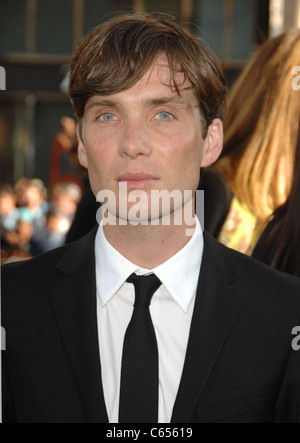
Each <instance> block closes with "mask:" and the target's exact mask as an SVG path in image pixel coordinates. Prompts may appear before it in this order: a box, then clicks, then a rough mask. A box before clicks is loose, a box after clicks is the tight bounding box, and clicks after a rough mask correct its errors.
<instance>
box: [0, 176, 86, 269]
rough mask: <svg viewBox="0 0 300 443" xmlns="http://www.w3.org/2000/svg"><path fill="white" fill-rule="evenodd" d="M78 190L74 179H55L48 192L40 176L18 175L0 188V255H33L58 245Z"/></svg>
mask: <svg viewBox="0 0 300 443" xmlns="http://www.w3.org/2000/svg"><path fill="white" fill-rule="evenodd" d="M81 196H82V192H81V189H80V187H79V186H78V185H77V184H75V183H58V184H56V185H55V186H53V188H52V190H51V193H50V195H48V191H47V189H46V187H45V185H44V183H43V182H42V181H41V180H40V179H28V178H21V179H19V180H18V181H17V182H16V183H15V185H14V187H11V186H10V185H3V186H1V188H0V224H1V259H2V261H3V262H7V261H16V260H21V259H27V258H30V257H35V256H37V255H39V254H42V253H44V252H48V251H50V250H51V249H54V248H57V247H59V246H62V245H63V244H64V243H65V240H66V235H67V233H68V231H69V229H70V227H71V224H72V222H73V219H74V216H75V213H76V210H77V206H78V204H79V202H80V200H81Z"/></svg>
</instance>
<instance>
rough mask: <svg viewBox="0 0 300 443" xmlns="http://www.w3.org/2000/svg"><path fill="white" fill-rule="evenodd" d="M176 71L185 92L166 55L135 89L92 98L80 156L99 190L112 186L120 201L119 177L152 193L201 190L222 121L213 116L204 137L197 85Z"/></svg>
mask: <svg viewBox="0 0 300 443" xmlns="http://www.w3.org/2000/svg"><path fill="white" fill-rule="evenodd" d="M177 76H178V78H177V83H178V84H179V85H181V87H180V94H181V95H180V96H179V95H178V94H177V92H176V91H175V89H174V88H172V87H171V85H172V83H171V73H170V69H169V65H168V60H167V57H166V56H163V55H162V56H159V57H158V58H157V59H156V61H155V62H154V63H153V65H152V66H151V69H149V71H148V72H147V73H146V74H145V75H144V76H143V77H142V78H141V79H140V80H139V81H138V82H137V83H136V84H135V85H134V86H133V87H131V88H130V89H128V90H125V91H122V92H120V93H118V94H114V95H111V96H105V97H103V96H94V97H92V98H90V99H89V100H88V102H87V104H86V107H85V114H84V117H83V121H82V128H81V129H82V130H81V140H80V142H79V159H80V162H81V164H82V165H83V166H85V167H86V168H88V170H89V177H90V182H91V186H92V189H93V192H94V194H95V195H97V194H98V192H99V191H102V190H111V191H113V192H114V193H115V195H116V197H117V202H118V201H119V197H120V196H119V184H120V182H123V183H126V184H127V187H128V192H130V191H133V190H134V191H136V190H144V191H145V192H147V195H149V199H150V193H151V191H153V190H158V191H162V190H166V191H169V192H172V191H173V190H180V191H181V192H182V193H183V191H184V190H192V191H193V193H194V192H195V191H196V189H197V187H198V184H199V178H200V166H208V165H209V164H210V163H212V162H213V161H215V160H216V158H217V156H218V155H219V153H220V150H221V146H222V123H221V122H220V120H216V121H214V124H213V125H212V126H211V127H210V129H209V134H208V136H207V138H206V139H205V140H204V139H203V138H202V134H203V127H202V122H201V116H200V110H199V105H198V102H197V99H196V97H195V94H194V91H193V89H192V86H191V84H190V82H189V81H188V80H185V81H184V76H183V74H182V73H178V74H177ZM183 81H184V82H183ZM216 144H218V145H220V148H219V147H217V148H216V146H215V145H216ZM218 149H219V150H218ZM217 151H218V152H217Z"/></svg>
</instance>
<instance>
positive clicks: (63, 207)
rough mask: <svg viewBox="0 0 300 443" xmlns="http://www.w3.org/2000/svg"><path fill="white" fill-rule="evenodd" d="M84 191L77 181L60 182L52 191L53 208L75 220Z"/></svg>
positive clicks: (70, 219)
mask: <svg viewBox="0 0 300 443" xmlns="http://www.w3.org/2000/svg"><path fill="white" fill-rule="evenodd" d="M81 198H82V192H81V189H80V187H79V186H78V185H76V184H75V183H58V184H57V185H55V186H54V188H53V189H52V193H51V208H52V209H54V210H55V211H56V212H58V213H60V214H61V215H62V216H64V217H66V218H67V219H68V220H69V221H70V222H72V221H73V219H74V216H75V213H76V210H77V207H78V204H79V202H80V201H81Z"/></svg>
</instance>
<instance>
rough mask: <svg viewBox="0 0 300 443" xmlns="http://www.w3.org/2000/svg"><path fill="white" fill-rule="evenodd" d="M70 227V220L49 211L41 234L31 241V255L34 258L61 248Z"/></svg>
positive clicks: (56, 212) (58, 213) (60, 214)
mask: <svg viewBox="0 0 300 443" xmlns="http://www.w3.org/2000/svg"><path fill="white" fill-rule="evenodd" d="M70 225H71V222H70V220H69V219H68V218H67V217H66V216H64V215H62V213H60V212H58V211H54V210H50V211H49V212H48V213H47V215H46V223H45V226H44V229H43V231H42V233H40V235H39V236H36V237H34V238H33V239H32V240H31V245H30V253H31V255H32V256H34V257H36V256H38V255H40V254H44V253H45V252H48V251H51V250H52V249H55V248H59V247H60V246H62V245H63V244H64V243H65V239H66V234H67V232H68V231H69V229H70Z"/></svg>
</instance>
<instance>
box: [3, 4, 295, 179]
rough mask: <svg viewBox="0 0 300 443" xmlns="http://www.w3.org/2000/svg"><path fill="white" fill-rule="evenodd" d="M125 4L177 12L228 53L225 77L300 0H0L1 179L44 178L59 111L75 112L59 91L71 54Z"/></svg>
mask: <svg viewBox="0 0 300 443" xmlns="http://www.w3.org/2000/svg"><path fill="white" fill-rule="evenodd" d="M288 5H289V6H288ZM124 11H127V12H132V11H148V12H154V11H155V12H163V13H167V14H170V15H173V16H176V17H177V18H178V19H180V20H181V21H182V22H184V23H185V24H186V26H187V27H188V28H190V29H191V30H192V32H194V33H195V34H197V35H199V36H200V37H202V38H204V39H205V40H207V41H208V42H209V43H210V44H211V45H212V46H213V48H214V49H215V51H216V53H217V54H219V55H220V56H221V57H223V58H224V59H225V68H226V75H227V78H228V82H229V84H231V83H232V82H233V80H234V79H235V77H236V76H237V74H238V73H239V71H240V70H241V68H242V67H243V64H244V63H245V61H246V60H247V59H248V58H249V57H250V55H251V54H252V52H253V50H254V49H255V48H256V47H257V45H258V44H260V43H261V42H262V41H264V39H265V38H267V37H268V36H269V34H270V33H275V32H278V30H283V29H284V28H285V27H286V26H294V25H297V24H298V25H299V24H300V0H163V1H162V0H50V1H49V0H1V3H0V66H2V67H4V68H5V71H6V91H0V174H1V180H2V181H9V182H12V181H13V180H15V179H17V178H19V177H21V176H24V175H26V176H29V177H33V176H38V177H40V178H41V179H43V180H44V181H45V182H46V183H47V182H48V176H49V174H48V173H49V159H50V149H51V142H52V139H53V137H54V135H55V133H56V132H57V131H58V130H59V127H60V119H61V117H62V116H63V115H66V116H71V117H72V116H73V112H72V109H71V106H70V104H69V101H68V98H67V96H66V94H65V92H63V90H64V88H65V85H66V74H67V70H68V63H69V62H70V54H71V52H72V50H73V48H74V47H75V46H76V45H77V44H78V43H79V41H80V40H81V38H82V36H83V35H84V34H86V33H87V32H88V31H89V30H91V29H92V28H93V27H95V26H96V25H98V24H99V23H101V22H103V21H105V20H107V19H108V18H110V17H111V16H113V15H114V14H115V13H117V12H124ZM270 26H271V28H270ZM276 26H277V28H276ZM275 28H276V29H275Z"/></svg>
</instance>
